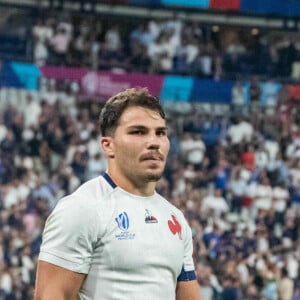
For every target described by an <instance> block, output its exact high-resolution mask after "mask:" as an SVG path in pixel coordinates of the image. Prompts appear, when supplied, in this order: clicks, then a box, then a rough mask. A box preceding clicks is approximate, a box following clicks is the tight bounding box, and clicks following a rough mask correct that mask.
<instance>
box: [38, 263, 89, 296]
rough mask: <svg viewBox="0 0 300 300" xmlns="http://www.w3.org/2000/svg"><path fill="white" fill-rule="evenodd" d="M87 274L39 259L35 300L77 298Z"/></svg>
mask: <svg viewBox="0 0 300 300" xmlns="http://www.w3.org/2000/svg"><path fill="white" fill-rule="evenodd" d="M85 276H86V275H85V274H82V273H76V272H73V271H70V270H67V269H64V268H62V267H59V266H56V265H54V264H50V263H47V262H45V261H42V260H39V261H38V267H37V276H36V286H35V296H34V300H50V299H55V300H77V299H79V298H78V292H79V289H80V287H81V285H82V283H83V281H84V279H85Z"/></svg>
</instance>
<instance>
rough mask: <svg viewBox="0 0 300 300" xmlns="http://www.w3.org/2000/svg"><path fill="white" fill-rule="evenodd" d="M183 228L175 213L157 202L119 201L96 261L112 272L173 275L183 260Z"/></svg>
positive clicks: (178, 270)
mask: <svg viewBox="0 0 300 300" xmlns="http://www.w3.org/2000/svg"><path fill="white" fill-rule="evenodd" d="M128 201H129V202H128ZM130 201H131V202H130ZM182 226H183V224H181V223H180V221H179V219H178V217H176V214H175V213H174V211H172V209H170V208H166V207H165V206H161V205H160V204H159V202H155V203H151V202H146V203H143V202H142V201H136V200H132V199H122V200H120V199H118V200H116V201H115V206H114V210H113V214H112V216H111V218H110V220H109V222H108V224H107V229H106V232H105V235H104V236H103V238H102V241H101V246H100V247H99V249H98V255H99V257H98V259H99V260H100V263H101V264H105V265H106V267H107V268H109V269H113V270H118V271H122V270H123V271H125V272H143V270H145V269H147V270H151V268H153V269H157V268H159V269H161V270H162V269H165V270H169V271H171V272H172V273H173V275H174V276H175V275H176V274H179V273H180V271H181V268H182V262H183V257H184V243H183V228H182Z"/></svg>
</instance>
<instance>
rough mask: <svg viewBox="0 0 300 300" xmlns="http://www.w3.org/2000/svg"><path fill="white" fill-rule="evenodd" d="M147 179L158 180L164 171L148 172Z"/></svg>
mask: <svg viewBox="0 0 300 300" xmlns="http://www.w3.org/2000/svg"><path fill="white" fill-rule="evenodd" d="M145 177H146V179H147V180H148V181H158V180H159V179H160V178H161V177H162V173H161V172H159V173H150V174H146V176H145Z"/></svg>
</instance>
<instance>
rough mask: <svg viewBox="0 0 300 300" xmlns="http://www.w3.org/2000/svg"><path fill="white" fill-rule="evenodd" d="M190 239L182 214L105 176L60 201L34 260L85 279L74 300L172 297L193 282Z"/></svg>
mask: <svg viewBox="0 0 300 300" xmlns="http://www.w3.org/2000/svg"><path fill="white" fill-rule="evenodd" d="M192 251H193V245H192V236H191V229H190V227H189V226H188V224H187V222H186V220H185V218H184V216H183V214H182V212H181V211H180V210H178V209H177V208H176V207H174V206H173V205H172V204H170V203H169V202H168V201H167V200H166V199H164V198H163V197H161V196H160V195H159V194H157V193H155V194H154V195H152V196H150V197H141V196H136V195H133V194H130V193H128V192H126V191H125V190H123V189H121V188H120V187H118V186H116V185H115V184H114V182H113V181H112V180H111V178H110V177H109V176H108V175H107V174H106V173H105V174H104V175H103V176H99V177H97V178H95V179H92V180H90V181H88V182H86V183H85V184H83V185H82V186H81V187H79V188H78V190H76V191H75V192H74V193H73V194H71V195H69V196H66V197H64V198H63V199H61V200H60V201H59V202H58V204H57V206H56V207H55V209H54V210H53V212H52V213H51V215H50V216H49V218H48V220H47V222H46V226H45V229H44V233H43V242H42V245H41V250H40V255H39V259H40V260H43V261H47V262H49V263H52V264H55V265H58V266H60V267H63V268H66V269H68V270H71V271H74V272H79V273H84V274H87V277H86V279H85V281H84V283H83V286H82V287H81V289H80V293H79V299H81V300H92V299H93V300H141V299H143V300H161V299H164V300H174V299H175V289H176V283H177V281H178V280H193V279H195V272H194V264H193V259H192Z"/></svg>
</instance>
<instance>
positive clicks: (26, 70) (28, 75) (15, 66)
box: [11, 63, 40, 90]
mask: <svg viewBox="0 0 300 300" xmlns="http://www.w3.org/2000/svg"><path fill="white" fill-rule="evenodd" d="M11 68H12V70H13V71H14V73H15V74H16V75H17V77H18V79H19V81H20V82H21V84H22V86H23V88H26V89H28V90H36V89H37V88H38V80H39V77H40V70H39V68H38V67H37V66H35V65H32V64H24V63H12V64H11Z"/></svg>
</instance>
